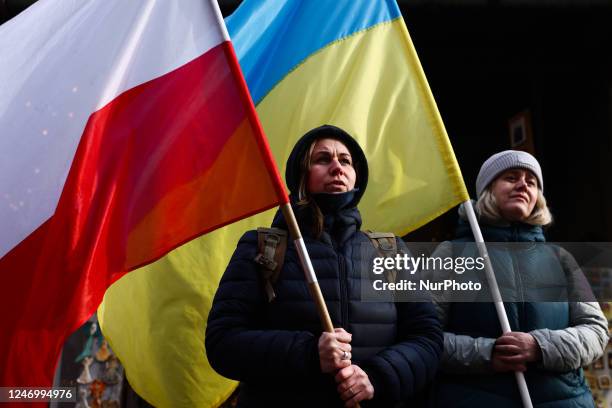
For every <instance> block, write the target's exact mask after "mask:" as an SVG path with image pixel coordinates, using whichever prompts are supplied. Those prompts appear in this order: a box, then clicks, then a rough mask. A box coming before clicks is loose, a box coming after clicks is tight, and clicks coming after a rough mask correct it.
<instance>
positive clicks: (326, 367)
mask: <svg viewBox="0 0 612 408" xmlns="http://www.w3.org/2000/svg"><path fill="white" fill-rule="evenodd" d="M352 337H353V336H352V334H351V333H348V332H347V331H346V330H344V329H342V328H336V329H334V332H333V333H327V332H325V333H323V334H321V337H319V363H320V365H321V371H322V372H324V373H335V372H336V371H338V370H340V369H342V368H344V367H348V366H350V365H351V345H350V344H349V343H350V342H351V339H352Z"/></svg>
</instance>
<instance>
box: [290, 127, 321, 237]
mask: <svg viewBox="0 0 612 408" xmlns="http://www.w3.org/2000/svg"><path fill="white" fill-rule="evenodd" d="M319 140H321V139H315V140H313V141H312V143H311V144H310V146H309V147H308V150H307V151H306V154H305V155H304V157H302V160H301V162H300V183H299V185H298V197H297V203H296V204H297V205H298V206H300V207H310V208H312V222H313V228H312V230H313V232H314V236H315V237H316V238H317V239H318V238H319V237H321V233H322V232H323V223H324V217H323V212H322V211H321V209H320V208H319V206H318V205H317V203H316V202H315V201H314V200H313V199H312V197H311V196H310V194H308V175H309V174H310V167H311V163H310V159H311V158H312V152H313V151H314V148H315V145H316V144H317V142H318V141H319Z"/></svg>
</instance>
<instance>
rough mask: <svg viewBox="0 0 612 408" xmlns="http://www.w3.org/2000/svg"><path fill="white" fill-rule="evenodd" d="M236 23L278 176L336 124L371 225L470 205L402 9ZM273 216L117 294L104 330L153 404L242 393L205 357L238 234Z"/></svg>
mask: <svg viewBox="0 0 612 408" xmlns="http://www.w3.org/2000/svg"><path fill="white" fill-rule="evenodd" d="M227 25H228V30H229V32H230V36H231V37H232V40H233V43H234V46H235V48H236V52H237V54H238V57H239V60H240V65H241V66H242V69H243V72H244V75H245V77H246V80H247V84H248V86H249V89H250V91H251V95H252V97H253V100H254V102H255V104H256V107H257V112H258V114H259V117H260V120H261V122H262V124H263V127H264V130H265V132H266V135H267V137H268V140H269V143H270V147H271V149H272V152H273V155H274V157H275V159H276V162H277V163H278V165H279V168H280V169H281V172H283V173H284V165H285V161H286V158H287V156H288V155H289V152H290V151H291V149H292V147H293V145H294V144H295V142H296V140H297V139H298V138H299V137H300V136H301V135H302V134H304V133H305V132H306V131H307V130H309V129H311V128H313V127H315V126H319V125H321V124H325V123H327V124H333V125H336V126H339V127H342V128H344V129H346V130H347V131H348V132H349V133H350V134H351V135H353V136H354V137H355V138H356V139H357V140H358V141H359V143H360V144H361V146H362V147H363V148H364V150H365V153H366V155H367V157H368V162H369V166H370V181H369V184H368V190H367V192H366V194H365V196H364V197H363V199H362V201H361V204H360V207H359V208H360V210H361V213H362V216H363V220H364V227H365V228H370V229H374V230H378V231H392V232H394V233H396V234H398V235H404V234H406V233H408V232H410V231H412V230H414V229H416V228H418V227H419V226H421V225H423V224H425V223H427V222H428V221H430V220H432V219H434V218H435V217H437V216H438V215H440V214H442V213H444V212H445V211H447V210H448V209H450V208H452V207H453V206H455V205H457V204H458V203H460V202H462V201H464V200H467V199H468V194H467V191H466V188H465V185H464V183H463V180H462V177H461V172H460V170H459V166H458V164H457V162H456V160H455V157H454V154H453V151H452V148H451V145H450V143H449V141H448V137H447V134H446V131H445V129H444V125H443V123H442V119H441V118H440V115H439V113H438V110H437V107H436V105H435V102H434V99H433V96H432V94H431V91H430V89H429V86H428V84H427V80H426V78H425V75H424V73H423V70H422V68H421V65H420V63H419V60H418V58H417V55H416V52H415V50H414V46H413V44H412V42H411V40H410V36H409V35H408V31H407V30H406V26H405V24H404V21H403V20H402V17H401V14H400V12H399V9H398V7H397V4H396V3H395V1H393V0H387V1H382V0H379V1H371V0H344V1H301V0H284V1H283V0H275V1H258V0H245V1H244V2H243V3H242V4H241V5H240V7H239V8H238V10H237V11H236V12H235V13H234V14H233V15H232V16H230V17H229V18H228V19H227ZM244 182H245V183H248V182H249V180H244ZM219 205H223V203H219ZM273 213H274V211H269V212H267V213H264V214H261V215H258V216H255V217H251V218H249V219H246V220H243V221H240V222H238V223H235V224H232V225H230V226H228V227H225V228H223V229H220V230H217V231H215V232H213V233H210V234H207V235H205V236H203V237H201V238H199V239H197V240H195V241H192V242H190V243H188V244H186V245H184V246H182V247H180V248H178V249H176V250H175V251H173V252H171V253H170V254H169V255H167V256H166V257H164V258H162V259H160V260H159V261H157V262H156V263H154V264H152V265H149V266H147V267H145V268H142V269H141V270H138V271H134V272H132V273H131V274H129V275H128V276H126V277H124V278H123V279H121V280H120V281H118V282H117V283H116V284H114V285H113V286H112V287H111V288H110V289H109V290H108V291H107V293H106V297H105V301H104V303H103V305H102V306H101V308H100V310H99V316H100V321H101V324H102V328H103V331H104V333H105V335H106V336H107V337H108V338H110V342H111V345H112V347H113V349H114V350H115V352H116V353H117V355H118V356H119V358H120V359H121V361H122V362H123V364H124V366H125V368H126V372H127V376H128V379H129V381H130V384H131V385H132V386H133V388H134V389H135V390H136V391H137V392H138V393H139V394H140V395H142V396H143V397H144V398H145V399H146V400H148V401H149V402H151V403H153V404H154V405H156V406H217V405H218V404H220V403H221V402H222V401H223V400H224V399H225V398H226V397H227V396H228V395H229V393H231V391H232V390H233V388H234V387H235V383H234V382H231V381H229V380H226V379H223V378H222V377H219V376H218V375H217V374H215V373H214V371H213V370H212V369H211V368H210V366H209V365H208V362H207V360H206V357H205V350H204V331H205V325H206V320H207V317H208V311H209V309H210V305H211V301H212V297H213V296H214V292H215V290H216V287H217V284H218V282H219V279H220V277H221V275H222V274H223V271H224V269H225V266H226V265H227V262H228V261H229V257H230V256H231V254H232V252H233V250H234V248H235V247H236V243H237V241H238V239H239V237H240V236H241V235H242V233H244V231H245V230H247V229H253V228H256V227H258V226H267V225H269V224H270V222H271V218H272V215H273Z"/></svg>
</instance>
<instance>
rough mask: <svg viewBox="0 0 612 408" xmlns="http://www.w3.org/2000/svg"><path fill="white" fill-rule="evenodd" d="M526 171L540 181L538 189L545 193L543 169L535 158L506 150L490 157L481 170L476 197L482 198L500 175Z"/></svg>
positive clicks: (477, 178)
mask: <svg viewBox="0 0 612 408" xmlns="http://www.w3.org/2000/svg"><path fill="white" fill-rule="evenodd" d="M516 168H519V169H526V170H529V171H531V172H532V173H533V174H534V175H535V176H536V178H537V179H538V187H539V188H540V190H542V192H544V180H543V179H542V169H541V168H540V163H538V161H537V160H536V158H535V157H533V156H532V155H530V154H529V153H527V152H523V151H520V150H505V151H503V152H499V153H495V154H494V155H493V156H491V157H489V158H488V159H487V160H486V161H485V162H484V163H483V164H482V167H481V168H480V171H479V172H478V177H476V196H477V197H480V195H481V194H482V192H483V191H484V190H485V188H487V186H488V185H489V184H490V183H491V182H492V181H493V180H495V178H496V177H497V176H498V175H499V173H501V172H503V171H505V170H508V169H516Z"/></svg>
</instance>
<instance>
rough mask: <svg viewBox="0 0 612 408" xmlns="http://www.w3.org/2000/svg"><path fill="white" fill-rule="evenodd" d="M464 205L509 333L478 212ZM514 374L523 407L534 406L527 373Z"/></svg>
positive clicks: (496, 302) (503, 329)
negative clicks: (477, 216) (528, 386)
mask: <svg viewBox="0 0 612 408" xmlns="http://www.w3.org/2000/svg"><path fill="white" fill-rule="evenodd" d="M462 205H463V208H464V209H465V212H466V214H467V217H468V221H469V222H470V227H471V228H472V234H474V239H475V241H476V246H477V247H478V252H479V254H480V256H481V257H482V258H483V259H484V261H485V274H486V276H487V283H488V284H489V289H490V290H491V294H492V296H493V304H494V305H495V310H496V311H497V318H498V319H499V322H500V323H501V327H502V332H503V333H504V334H505V333H508V332H510V331H512V329H511V328H510V322H509V321H508V316H507V315H506V309H504V302H503V300H502V297H501V293H500V292H499V286H497V279H495V273H494V272H493V265H491V260H490V259H489V253H488V251H487V247H486V245H485V242H484V239H483V237H482V232H481V231H480V225H478V220H477V219H476V214H475V213H474V207H473V206H472V202H471V201H470V200H467V201H465V202H463V204H462ZM514 375H515V377H516V382H517V384H518V387H519V392H520V393H521V400H522V401H523V407H525V408H533V404H532V403H531V397H530V396H529V389H528V388H527V382H526V381H525V375H523V373H522V372H519V371H516V372H515V373H514Z"/></svg>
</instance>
